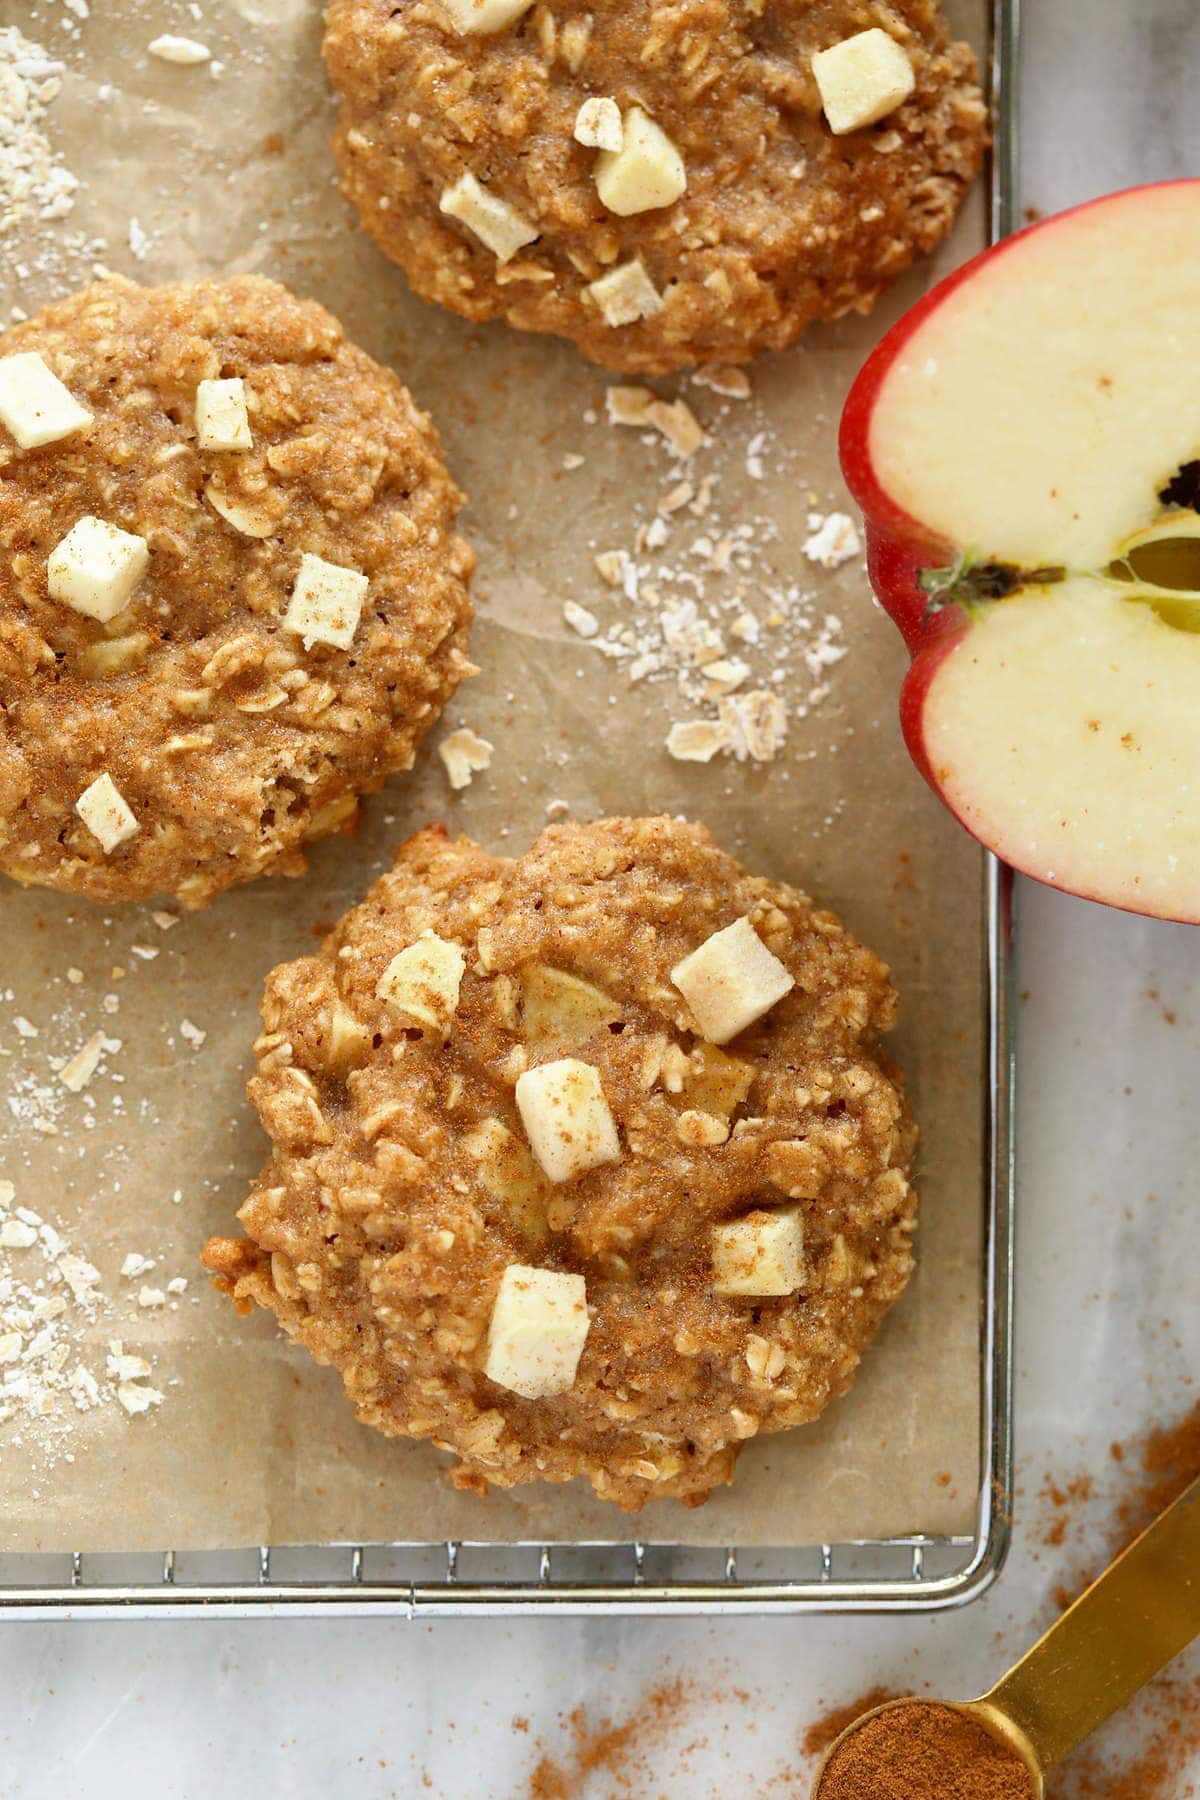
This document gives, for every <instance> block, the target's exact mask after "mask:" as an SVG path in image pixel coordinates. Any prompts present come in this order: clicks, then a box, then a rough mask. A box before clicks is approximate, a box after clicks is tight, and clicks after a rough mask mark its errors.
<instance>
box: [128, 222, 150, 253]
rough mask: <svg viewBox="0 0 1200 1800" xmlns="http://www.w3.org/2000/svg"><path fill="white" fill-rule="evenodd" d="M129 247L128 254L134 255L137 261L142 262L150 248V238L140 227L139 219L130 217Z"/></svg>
mask: <svg viewBox="0 0 1200 1800" xmlns="http://www.w3.org/2000/svg"><path fill="white" fill-rule="evenodd" d="M129 249H130V254H131V255H133V256H134V257H136V258H137V260H138V262H144V261H145V260H146V256H147V254H148V253H149V250H150V239H149V238H148V237H147V235H146V233H145V231H144V230H143V229H142V226H141V223H140V221H139V220H137V219H132V218H131V219H130V221H129Z"/></svg>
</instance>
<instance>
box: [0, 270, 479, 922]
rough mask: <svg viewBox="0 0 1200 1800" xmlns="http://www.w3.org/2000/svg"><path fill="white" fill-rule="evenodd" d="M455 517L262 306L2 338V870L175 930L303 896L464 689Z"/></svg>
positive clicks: (109, 309) (237, 296)
mask: <svg viewBox="0 0 1200 1800" xmlns="http://www.w3.org/2000/svg"><path fill="white" fill-rule="evenodd" d="M461 499H462V497H461V495H460V494H459V492H458V489H457V488H456V487H455V485H454V483H453V481H452V480H451V478H450V476H449V475H448V473H447V471H446V468H445V465H444V463H443V461H442V455H441V449H440V446H439V444H438V440H437V436H436V434H435V433H434V430H433V427H432V426H431V425H430V423H429V421H428V419H426V418H425V416H424V415H423V414H422V413H420V412H418V411H417V409H416V407H415V406H414V405H413V403H412V401H411V399H410V398H409V396H408V394H407V392H406V391H405V389H404V388H403V387H401V385H400V383H399V381H398V380H397V379H396V377H395V376H394V375H393V374H392V373H391V372H390V371H389V370H387V369H383V368H381V367H380V366H379V365H378V364H377V363H374V362H372V360H371V359H370V357H368V356H367V355H366V354H365V352H364V351H362V350H359V349H356V348H355V347H354V346H353V345H352V344H348V343H347V342H346V339H345V337H344V336H343V333H342V329H341V327H340V325H339V324H338V323H337V321H336V320H335V319H334V318H332V317H331V315H330V314H329V313H327V312H326V311H325V310H324V309H323V308H322V307H320V306H317V305H314V304H313V303H312V302H310V301H303V300H298V299H296V298H295V297H294V296H293V295H291V294H290V293H288V292H287V291H286V289H284V288H282V287H279V286H277V285H276V284H275V283H274V282H271V281H266V280H263V279H260V278H258V277H252V276H238V277H235V278H234V279H232V280H229V281H203V282H200V283H198V284H197V285H195V286H178V287H162V288H143V287H139V286H137V285H135V284H134V283H133V282H130V281H124V280H120V279H117V278H112V279H110V280H106V281H103V282H101V283H100V284H98V285H97V286H94V287H91V288H89V289H87V290H86V291H85V292H83V293H81V294H77V295H75V296H73V297H72V298H70V299H67V300H64V301H62V302H60V303H59V304H57V305H54V306H49V307H46V308H45V309H44V310H43V311H42V312H40V313H38V314H36V315H35V316H34V317H33V318H31V319H29V320H28V321H26V322H25V323H23V324H20V325H15V326H13V327H12V329H11V330H9V331H7V332H5V333H4V334H3V336H0V868H2V869H4V870H5V871H6V872H7V873H8V874H9V875H12V876H14V877H16V879H17V880H18V881H22V882H27V883H38V884H41V885H43V886H47V887H57V888H66V889H68V890H70V891H72V892H74V893H80V894H86V895H88V896H89V897H91V898H93V899H97V900H105V901H110V900H128V899H136V898H140V897H143V896H148V895H151V894H158V893H173V894H176V895H178V897H179V899H180V900H182V901H183V902H184V904H185V905H188V906H199V905H202V904H204V903H205V902H206V901H208V900H210V899H212V897H213V896H214V895H215V894H218V893H220V892H221V890H222V889H224V888H227V887H230V886H232V885H233V884H234V883H236V882H241V881H248V880H250V879H251V878H252V877H254V876H256V875H261V874H265V873H267V872H270V871H280V872H283V873H285V874H297V873H299V872H300V871H301V870H302V869H303V868H304V866H305V865H304V845H305V844H307V843H310V842H312V841H313V840H314V839H316V838H320V837H324V836H326V835H327V834H329V833H330V832H334V831H339V830H346V829H349V828H350V826H351V825H352V824H353V822H354V819H355V816H356V812H357V804H358V797H359V795H361V794H367V793H373V792H374V791H376V790H377V789H378V788H380V787H381V786H382V785H383V782H384V780H385V779H386V777H387V776H388V774H389V773H391V772H392V771H394V770H398V769H406V768H408V767H409V766H410V765H411V763H412V761H413V757H414V754H415V750H416V746H417V744H418V742H419V741H420V739H421V737H422V735H423V734H424V733H425V732H426V731H427V730H428V728H429V727H430V725H432V724H433V722H434V721H435V719H436V718H437V716H438V714H439V712H440V711H441V709H442V707H443V706H444V705H445V703H446V700H447V699H448V698H449V696H450V694H451V693H452V692H453V691H454V689H455V687H456V686H457V685H458V683H459V681H461V680H462V678H463V676H464V675H465V674H467V673H469V672H470V664H469V662H468V661H467V654H466V650H467V630H468V625H469V622H470V614H471V607H470V599H469V593H468V582H469V578H470V574H471V570H472V566H473V557H472V554H471V552H470V550H469V549H468V548H467V546H466V544H465V543H464V542H463V541H462V539H461V538H459V537H458V536H457V535H456V533H455V529H454V523H455V517H456V514H457V512H458V508H459V506H460V504H461Z"/></svg>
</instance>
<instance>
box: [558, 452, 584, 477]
mask: <svg viewBox="0 0 1200 1800" xmlns="http://www.w3.org/2000/svg"><path fill="white" fill-rule="evenodd" d="M586 461H587V457H586V456H580V454H579V452H578V451H577V450H568V451H567V453H566V455H565V456H564V457H563V459H562V466H563V468H564V469H566V470H567V472H568V474H569V473H570V472H571V471H572V470H573V469H582V467H583V465H584V463H585V462H586Z"/></svg>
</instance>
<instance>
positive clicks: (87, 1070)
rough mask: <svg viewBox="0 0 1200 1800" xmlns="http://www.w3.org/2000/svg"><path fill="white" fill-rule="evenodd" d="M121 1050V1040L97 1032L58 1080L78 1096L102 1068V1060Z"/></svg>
mask: <svg viewBox="0 0 1200 1800" xmlns="http://www.w3.org/2000/svg"><path fill="white" fill-rule="evenodd" d="M120 1048H121V1040H120V1038H110V1037H106V1036H105V1035H104V1033H103V1032H102V1031H97V1032H96V1033H95V1035H94V1036H93V1037H90V1038H89V1039H88V1041H87V1043H86V1044H84V1045H83V1046H82V1047H81V1048H80V1049H78V1050H77V1051H76V1052H75V1054H74V1056H72V1057H71V1058H70V1059H69V1060H68V1061H67V1062H65V1063H64V1064H63V1066H62V1067H61V1068H60V1069H59V1071H58V1079H59V1080H60V1081H61V1082H62V1084H63V1086H64V1087H66V1088H70V1090H71V1092H72V1093H73V1094H78V1093H79V1092H80V1091H81V1090H82V1089H83V1088H85V1087H86V1086H87V1084H88V1082H89V1081H90V1080H91V1079H92V1076H93V1075H94V1074H95V1073H96V1070H97V1069H98V1068H99V1067H100V1062H101V1059H102V1058H103V1057H104V1056H106V1055H114V1056H115V1055H116V1053H117V1051H118V1050H119V1049H120Z"/></svg>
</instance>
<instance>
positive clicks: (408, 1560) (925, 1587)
mask: <svg viewBox="0 0 1200 1800" xmlns="http://www.w3.org/2000/svg"><path fill="white" fill-rule="evenodd" d="M1018 14H1019V0H992V8H991V45H990V58H989V60H990V73H991V93H992V102H993V109H994V116H995V142H994V146H993V151H992V181H991V236H992V238H993V239H996V238H999V237H1003V236H1005V235H1007V233H1008V232H1010V231H1011V230H1013V229H1014V227H1015V225H1016V222H1017V221H1016V145H1017V132H1016V80H1015V77H1016V64H1017V46H1018V39H1019V18H1018ZM983 910H984V927H985V931H986V941H987V989H986V994H985V1006H986V1013H987V1018H986V1039H987V1046H988V1070H987V1078H988V1079H987V1094H986V1118H985V1125H986V1161H985V1180H984V1188H983V1205H984V1290H985V1291H984V1295H983V1304H982V1308H981V1317H980V1344H979V1348H980V1358H981V1372H982V1380H981V1403H980V1484H979V1499H978V1504H977V1509H976V1517H975V1524H974V1530H973V1531H972V1532H971V1533H970V1534H969V1535H964V1536H961V1537H926V1536H919V1535H918V1536H913V1537H897V1538H873V1539H859V1540H854V1541H850V1542H845V1543H828V1544H814V1545H811V1546H805V1547H800V1548H795V1547H791V1548H788V1549H776V1550H772V1549H757V1548H755V1549H747V1548H739V1547H738V1546H737V1545H732V1544H731V1545H729V1546H727V1547H726V1548H724V1549H693V1548H687V1547H684V1546H681V1545H677V1544H667V1543H654V1542H649V1541H647V1542H644V1543H637V1542H635V1543H628V1542H626V1543H619V1544H618V1543H599V1542H597V1543H572V1544H504V1545H497V1544H473V1543H465V1542H453V1541H452V1542H445V1543H437V1544H357V1545H356V1544H337V1545H330V1544H324V1545H297V1546H288V1547H286V1548H281V1547H273V1546H271V1545H268V1544H262V1545H259V1546H257V1547H255V1548H251V1549H248V1550H237V1551H231V1550H220V1551H188V1552H186V1553H185V1552H177V1551H174V1550H164V1551H161V1552H157V1553H153V1554H137V1555H131V1554H126V1555H116V1554H108V1553H98V1552H89V1551H75V1552H73V1553H71V1552H66V1553H62V1554H46V1555H24V1554H15V1553H0V1618H31V1619H32V1618H41V1617H45V1616H48V1615H53V1616H55V1617H60V1618H62V1617H67V1618H72V1617H73V1618H83V1617H90V1618H97V1617H99V1618H118V1617H130V1616H134V1615H139V1614H140V1615H155V1616H163V1617H183V1616H195V1614H196V1613H197V1612H198V1611H207V1612H208V1613H209V1614H217V1613H220V1614H224V1615H231V1614H247V1613H262V1612H278V1613H282V1612H287V1613H295V1614H304V1613H321V1614H326V1613H329V1612H337V1613H341V1614H350V1615H355V1614H358V1615H361V1614H364V1613H368V1612H372V1611H380V1610H382V1611H386V1612H389V1613H393V1614H396V1615H399V1616H402V1617H408V1618H446V1617H459V1618H461V1617H466V1616H468V1615H470V1614H491V1613H504V1614H506V1615H510V1616H513V1615H521V1614H524V1615H527V1616H528V1615H534V1614H543V1615H544V1614H556V1615H561V1616H569V1615H574V1614H585V1613H598V1612H616V1613H626V1614H640V1615H651V1614H671V1615H678V1614H681V1613H721V1612H734V1611H738V1612H741V1611H755V1612H763V1613H767V1612H788V1613H811V1612H824V1611H839V1612H932V1611H937V1610H940V1609H943V1608H947V1607H953V1606H961V1605H965V1604H966V1603H967V1602H968V1601H970V1600H973V1599H975V1598H976V1597H977V1596H978V1595H980V1594H981V1593H983V1591H984V1590H985V1589H986V1588H987V1587H988V1586H989V1585H990V1584H991V1582H992V1581H993V1580H994V1579H995V1577H996V1575H997V1574H998V1573H999V1570H1000V1568H1001V1566H1002V1564H1003V1562H1004V1557H1005V1555H1006V1553H1007V1550H1008V1543H1009V1515H1010V1501H1011V1495H1012V1294H1013V1241H1012V1231H1013V1139H1012V1106H1013V1008H1012V1004H1011V1002H1012V994H1011V971H1012V878H1011V874H1010V872H1009V871H1008V870H1007V869H1005V868H1003V867H1002V866H1001V865H1000V864H998V863H996V862H995V861H994V860H992V859H991V858H988V859H987V862H986V865H985V871H984V891H983Z"/></svg>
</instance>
